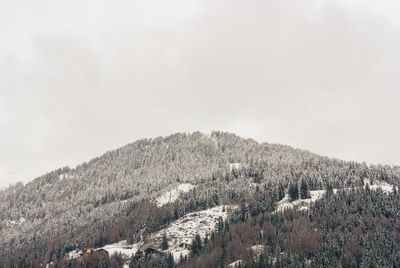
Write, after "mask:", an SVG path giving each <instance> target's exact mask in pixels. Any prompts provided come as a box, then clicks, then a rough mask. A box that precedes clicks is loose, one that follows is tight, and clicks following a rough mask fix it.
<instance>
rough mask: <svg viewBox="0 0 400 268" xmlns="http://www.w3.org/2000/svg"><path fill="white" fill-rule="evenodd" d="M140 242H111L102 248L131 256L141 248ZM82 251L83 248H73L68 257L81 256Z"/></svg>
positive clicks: (110, 253) (112, 253) (111, 252)
mask: <svg viewBox="0 0 400 268" xmlns="http://www.w3.org/2000/svg"><path fill="white" fill-rule="evenodd" d="M139 246H140V245H139V244H131V245H129V244H127V242H126V240H122V241H119V242H118V243H114V244H109V245H105V246H104V247H101V248H102V249H105V250H107V251H108V254H109V255H110V256H111V255H114V254H115V253H121V254H122V255H123V256H124V257H127V258H129V257H131V256H132V255H135V254H136V252H137V251H138V249H139ZM101 248H97V249H95V250H99V249H101ZM81 253H82V251H81V250H73V251H71V252H69V253H67V258H68V259H76V258H79V257H80V254H81Z"/></svg>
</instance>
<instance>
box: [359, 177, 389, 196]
mask: <svg viewBox="0 0 400 268" xmlns="http://www.w3.org/2000/svg"><path fill="white" fill-rule="evenodd" d="M364 184H365V185H367V184H368V186H369V188H370V189H371V190H378V189H382V191H383V192H384V193H390V192H392V191H393V185H390V184H389V183H387V182H385V181H377V180H374V183H373V184H371V182H370V180H368V179H365V180H364ZM364 187H365V186H364Z"/></svg>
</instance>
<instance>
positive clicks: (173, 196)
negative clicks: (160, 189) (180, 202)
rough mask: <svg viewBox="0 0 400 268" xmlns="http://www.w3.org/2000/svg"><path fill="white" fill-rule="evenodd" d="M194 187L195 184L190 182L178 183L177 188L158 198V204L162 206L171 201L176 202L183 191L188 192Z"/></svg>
mask: <svg viewBox="0 0 400 268" xmlns="http://www.w3.org/2000/svg"><path fill="white" fill-rule="evenodd" d="M193 188H194V185H192V184H189V183H183V184H180V185H178V186H177V187H176V188H175V189H172V190H171V191H168V192H166V193H164V194H163V195H162V196H160V197H158V198H157V199H156V203H157V206H159V207H161V206H163V205H165V204H168V203H170V202H174V201H175V200H177V199H178V197H179V196H180V194H181V193H187V192H189V191H190V190H192V189H193Z"/></svg>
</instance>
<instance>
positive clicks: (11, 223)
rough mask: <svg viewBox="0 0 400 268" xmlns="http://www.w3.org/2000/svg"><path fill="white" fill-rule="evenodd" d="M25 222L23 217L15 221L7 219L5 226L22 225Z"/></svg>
mask: <svg viewBox="0 0 400 268" xmlns="http://www.w3.org/2000/svg"><path fill="white" fill-rule="evenodd" d="M25 222H26V219H25V218H24V217H21V218H19V220H17V221H9V222H8V223H7V227H9V226H12V225H22V224H24V223H25Z"/></svg>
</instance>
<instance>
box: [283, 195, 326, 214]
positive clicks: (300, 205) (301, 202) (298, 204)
mask: <svg viewBox="0 0 400 268" xmlns="http://www.w3.org/2000/svg"><path fill="white" fill-rule="evenodd" d="M324 193H325V190H316V191H310V195H311V198H307V199H298V200H295V201H293V202H290V197H289V195H288V194H287V195H285V197H284V198H283V199H282V200H280V201H279V202H278V206H277V208H276V211H284V210H286V209H292V208H296V209H300V210H306V209H308V207H309V206H310V203H311V202H315V201H317V200H318V199H321V198H322V197H323V196H324Z"/></svg>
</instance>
